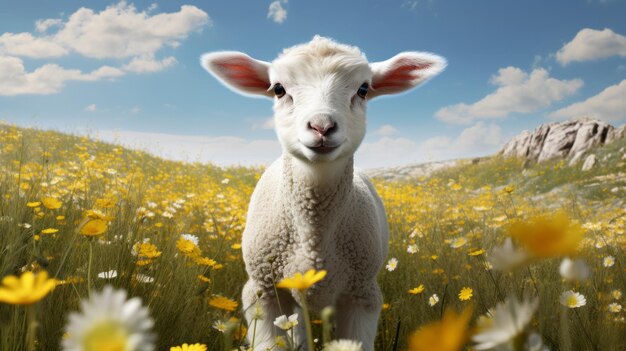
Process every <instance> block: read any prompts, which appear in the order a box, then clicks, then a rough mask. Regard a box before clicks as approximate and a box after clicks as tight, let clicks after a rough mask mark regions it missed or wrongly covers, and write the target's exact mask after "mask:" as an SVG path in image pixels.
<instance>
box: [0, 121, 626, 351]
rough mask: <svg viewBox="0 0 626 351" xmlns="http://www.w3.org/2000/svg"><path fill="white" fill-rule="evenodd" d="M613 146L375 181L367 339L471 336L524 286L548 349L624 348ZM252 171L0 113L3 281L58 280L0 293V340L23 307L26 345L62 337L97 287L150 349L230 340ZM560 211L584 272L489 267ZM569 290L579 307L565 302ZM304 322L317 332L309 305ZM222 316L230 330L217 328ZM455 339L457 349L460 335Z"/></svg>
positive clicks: (541, 262)
mask: <svg viewBox="0 0 626 351" xmlns="http://www.w3.org/2000/svg"><path fill="white" fill-rule="evenodd" d="M625 146H626V140H622V141H618V142H615V143H613V144H610V145H607V146H606V147H604V148H602V149H599V150H596V155H597V156H598V157H599V159H600V166H598V167H595V168H594V169H592V170H591V171H588V172H582V171H580V165H578V166H576V167H567V165H566V162H565V161H553V162H549V163H544V164H541V165H530V166H527V167H523V166H522V161H519V160H515V159H502V158H498V157H493V158H486V159H484V160H482V161H481V162H479V163H478V164H473V163H472V162H469V161H468V162H467V163H463V162H462V164H461V165H458V166H455V167H453V168H449V169H446V170H443V171H439V172H437V173H435V174H433V175H431V176H429V177H422V178H419V179H407V180H403V181H393V182H392V181H385V180H382V179H375V180H374V183H375V185H376V188H377V190H378V192H379V194H380V195H381V197H382V198H383V201H384V203H385V206H386V210H387V215H388V219H389V225H390V235H391V236H390V243H389V245H390V253H389V260H390V261H389V263H388V265H387V268H385V269H383V270H382V271H381V273H380V276H379V282H380V285H381V287H382V290H383V293H384V296H385V302H386V303H385V305H384V307H383V311H382V314H381V319H380V322H379V330H378V336H377V347H376V349H377V350H381V351H385V350H394V349H398V350H405V349H407V348H409V341H408V340H409V339H410V334H411V333H413V332H414V331H415V330H416V329H418V328H419V327H420V326H423V325H428V324H429V323H432V322H436V321H439V320H441V319H442V317H443V316H444V314H445V311H446V310H448V309H452V310H455V311H461V310H462V309H464V308H466V307H468V306H472V318H471V322H470V325H469V330H470V332H477V331H478V330H480V329H479V328H477V327H476V325H477V324H479V323H478V322H477V321H478V320H479V319H480V317H481V316H482V315H484V314H485V313H487V312H488V310H489V309H491V308H493V307H494V306H496V304H498V303H500V302H502V301H504V300H505V299H506V298H507V297H508V296H517V297H522V296H524V295H527V296H538V298H539V307H538V308H537V311H536V312H535V313H534V316H533V318H532V320H531V321H530V322H529V325H528V329H532V330H534V331H535V332H537V333H539V334H540V335H541V337H542V340H543V344H544V345H545V346H546V347H547V348H549V349H550V350H626V322H625V317H626V311H625V309H624V308H622V306H624V303H625V302H624V301H625V299H626V298H625V297H623V296H622V293H626V262H625V260H624V259H625V256H624V250H625V248H626V234H625V229H626V228H625V223H626V203H625V200H626V160H624V159H623V155H624V154H625V152H624V147H625ZM262 171H263V170H262V169H260V168H243V167H235V168H220V167H216V166H212V165H206V164H197V163H183V162H173V161H166V160H162V159H159V158H156V157H153V156H151V155H148V154H146V153H144V152H140V151H133V150H128V149H124V148H122V147H120V146H115V145H111V144H106V143H102V142H96V141H93V140H91V139H88V138H84V137H76V136H70V135H64V134H60V133H57V132H50V131H39V130H33V129H23V128H17V127H13V126H6V125H0V196H1V198H0V278H2V277H5V276H8V275H16V276H19V275H20V274H22V273H23V272H26V271H33V272H39V271H42V270H45V271H47V272H48V274H49V275H50V276H51V277H54V278H55V279H57V280H58V283H57V286H56V287H55V288H54V290H53V291H52V292H50V293H49V294H48V295H47V296H45V297H44V298H43V299H41V300H40V301H39V302H37V303H36V304H33V305H32V306H31V307H28V306H23V305H13V304H7V303H0V350H1V351H8V350H25V349H27V345H26V344H27V343H28V338H27V331H28V327H29V320H30V321H32V318H35V319H36V320H37V321H38V323H39V324H38V327H37V329H36V332H35V347H36V348H37V349H38V350H56V349H59V348H60V343H61V340H63V338H67V337H68V335H66V334H65V330H64V326H65V324H66V322H67V317H68V313H69V312H71V311H76V310H78V309H79V306H80V301H81V299H84V298H87V297H88V296H89V294H90V290H95V291H98V290H101V289H102V288H103V287H104V286H105V285H112V286H114V287H116V288H122V289H124V290H126V291H127V292H128V294H129V296H138V297H140V298H141V299H142V301H143V303H144V305H145V306H147V307H148V308H149V311H150V315H151V317H152V318H153V319H154V321H155V325H154V328H153V330H154V332H155V334H156V335H157V339H156V345H157V347H156V349H158V350H169V348H170V347H172V346H176V345H181V344H182V343H203V344H205V345H206V346H207V349H208V350H225V349H228V350H230V349H233V348H238V347H239V346H240V345H243V344H242V342H243V341H242V339H243V336H244V334H245V328H246V326H245V324H244V323H243V322H242V321H241V319H242V311H241V303H240V295H241V288H242V286H243V283H244V282H245V280H246V272H245V269H244V265H243V262H242V257H241V245H240V242H241V234H242V231H243V228H244V226H245V217H246V209H247V203H248V200H249V197H250V195H251V193H252V191H253V189H254V186H255V184H256V182H257V180H258V179H259V177H260V175H261V173H262ZM559 211H562V212H559ZM557 212H559V213H566V214H567V216H568V218H569V219H570V221H571V222H572V223H573V225H577V226H578V227H580V228H582V230H583V237H582V240H581V242H580V245H579V246H580V249H579V250H578V251H577V253H576V254H575V255H576V256H577V258H580V259H582V260H584V262H585V263H586V265H587V267H588V268H589V271H590V275H589V278H587V279H584V280H582V281H578V282H576V281H574V282H572V281H566V280H564V279H563V278H562V277H561V275H560V274H559V265H560V263H561V259H562V258H563V257H562V256H564V255H560V254H558V253H557V254H554V255H545V256H544V257H536V258H535V259H533V260H530V261H525V262H524V263H523V264H521V265H520V266H518V267H516V268H513V269H510V270H501V269H497V268H498V267H493V265H492V263H490V262H491V261H490V260H488V257H490V256H489V255H490V253H491V252H492V250H494V248H497V247H500V246H502V244H503V242H504V239H505V235H506V234H507V233H508V232H507V230H508V229H507V228H509V226H510V225H512V224H513V223H524V222H525V221H530V220H531V219H532V218H537V216H540V215H547V216H550V215H552V214H554V213H557ZM87 224H89V225H90V226H91V225H92V224H93V228H91V231H90V230H89V228H88V227H87ZM183 234H190V235H183ZM195 238H197V240H198V242H197V244H196V243H195V242H194V241H195ZM466 288H469V289H470V290H468V289H466ZM462 290H463V294H460V293H461V291H462ZM568 290H573V291H575V292H578V293H580V294H582V295H584V297H585V298H586V303H585V304H584V305H582V306H580V307H577V308H568V307H566V306H564V305H562V304H561V303H560V302H559V300H560V296H561V294H562V293H563V292H565V291H568ZM470 292H471V293H470ZM460 295H461V296H462V297H463V299H461V298H460ZM468 295H471V296H468ZM617 306H619V308H618V307H617ZM29 311H31V312H29ZM29 318H30V319H29ZM312 318H313V319H314V321H313V331H314V333H315V334H316V337H318V338H321V336H320V335H321V326H320V325H319V321H318V318H319V316H313V317H312ZM221 323H229V324H230V325H233V326H234V327H232V328H230V330H229V331H228V332H226V333H225V332H223V331H221V330H219V329H221V328H219V327H220V325H222V324H221ZM396 336H397V340H396ZM463 345H464V346H462V348H459V349H464V350H470V349H472V345H473V343H472V342H471V341H469V340H467V339H465V341H463ZM318 348H319V349H322V345H321V342H318ZM414 349H415V348H414Z"/></svg>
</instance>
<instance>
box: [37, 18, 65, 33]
mask: <svg viewBox="0 0 626 351" xmlns="http://www.w3.org/2000/svg"><path fill="white" fill-rule="evenodd" d="M62 24H63V20H62V19H60V18H48V19H45V20H42V19H40V20H37V22H35V30H36V31H38V32H39V33H45V32H46V31H47V30H48V29H49V28H52V27H59V26H61V25H62Z"/></svg>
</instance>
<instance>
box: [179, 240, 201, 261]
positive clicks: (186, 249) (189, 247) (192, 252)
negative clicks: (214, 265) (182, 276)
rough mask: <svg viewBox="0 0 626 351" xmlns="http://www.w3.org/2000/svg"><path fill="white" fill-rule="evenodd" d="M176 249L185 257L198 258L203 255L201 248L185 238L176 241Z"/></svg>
mask: <svg viewBox="0 0 626 351" xmlns="http://www.w3.org/2000/svg"><path fill="white" fill-rule="evenodd" d="M176 248H177V249H178V251H180V252H181V253H182V254H184V255H185V256H189V257H197V256H200V255H201V251H200V248H199V247H198V246H197V245H196V244H194V242H193V241H191V240H187V239H185V238H183V237H181V238H178V240H176Z"/></svg>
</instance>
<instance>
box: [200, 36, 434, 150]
mask: <svg viewBox="0 0 626 351" xmlns="http://www.w3.org/2000/svg"><path fill="white" fill-rule="evenodd" d="M201 63H202V65H203V66H204V68H206V69H207V70H208V71H209V72H210V73H212V74H213V75H214V76H215V77H216V78H217V79H219V80H220V81H221V82H222V83H224V84H225V85H226V86H227V87H229V88H231V89H233V90H234V91H236V92H238V93H241V94H245V95H251V96H265V97H269V98H273V99H274V120H275V126H276V134H277V135H278V139H279V140H280V143H281V145H282V147H283V150H284V151H285V152H288V153H290V154H291V155H293V156H295V157H297V158H299V159H301V160H304V161H306V162H312V163H316V162H330V161H333V160H337V159H342V158H346V157H351V156H352V155H353V154H354V152H355V151H356V149H357V148H358V146H359V144H360V143H361V141H362V140H363V137H364V136H365V124H366V123H365V122H366V121H365V112H366V106H367V100H370V99H372V98H374V97H376V96H380V95H385V94H395V93H400V92H404V91H406V90H409V89H411V88H413V87H415V86H417V85H418V84H420V83H422V82H424V81H426V80H427V79H429V78H431V77H433V76H435V75H436V74H438V73H439V72H441V71H442V70H443V69H444V68H445V65H446V61H445V59H443V58H442V57H439V56H436V55H433V54H430V53H422V52H403V53H400V54H398V55H396V56H394V57H392V58H391V59H389V60H387V61H383V62H375V63H368V61H367V59H366V58H365V56H364V55H363V54H362V53H361V51H360V50H359V49H358V48H356V47H352V46H347V45H343V44H339V43H336V42H334V41H333V40H331V39H328V38H323V37H319V36H316V37H314V38H313V40H311V41H310V42H309V43H306V44H302V45H297V46H294V47H291V48H289V49H285V50H284V51H283V53H282V54H280V55H279V56H278V58H276V59H275V60H274V61H273V62H271V63H269V62H264V61H259V60H255V59H253V58H251V57H249V56H248V55H246V54H244V53H240V52H215V53H208V54H205V55H203V56H202V59H201Z"/></svg>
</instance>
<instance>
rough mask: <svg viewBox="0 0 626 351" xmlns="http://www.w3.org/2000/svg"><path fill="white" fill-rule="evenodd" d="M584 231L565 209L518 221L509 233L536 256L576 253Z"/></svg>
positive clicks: (509, 229)
mask: <svg viewBox="0 0 626 351" xmlns="http://www.w3.org/2000/svg"><path fill="white" fill-rule="evenodd" d="M584 232H585V231H584V229H583V228H582V227H581V226H580V225H579V224H577V223H574V222H572V221H570V219H569V217H568V216H567V214H566V213H565V212H563V211H559V212H557V213H556V214H554V215H551V216H546V215H539V216H536V217H534V218H531V219H530V220H528V222H516V223H514V224H512V225H511V226H510V227H509V228H508V234H509V235H510V236H511V237H513V238H515V239H517V240H518V241H519V242H520V243H521V244H522V245H523V246H524V247H525V248H526V249H527V250H528V251H529V252H530V253H531V254H533V255H534V256H536V257H554V256H572V255H574V254H575V253H576V251H578V245H579V243H580V241H581V240H582V238H583V233H584Z"/></svg>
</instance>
